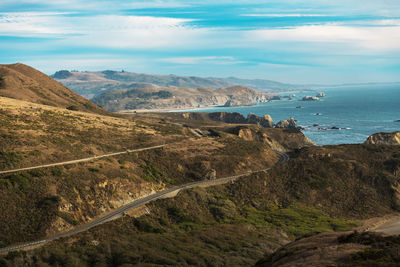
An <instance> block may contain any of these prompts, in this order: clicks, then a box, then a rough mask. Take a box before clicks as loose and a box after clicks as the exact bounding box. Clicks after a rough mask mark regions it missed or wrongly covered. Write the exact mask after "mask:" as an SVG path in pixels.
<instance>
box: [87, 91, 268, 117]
mask: <svg viewBox="0 0 400 267" xmlns="http://www.w3.org/2000/svg"><path fill="white" fill-rule="evenodd" d="M134 87H136V88H134ZM130 88H133V89H130ZM271 97H272V95H270V94H264V93H260V92H256V91H254V90H252V89H250V88H247V87H244V86H231V87H227V88H221V89H213V88H183V87H157V86H152V87H143V88H141V87H140V86H133V85H130V86H129V88H127V89H119V90H111V91H108V92H105V93H103V94H100V95H98V96H96V97H95V98H93V99H92V101H93V102H94V103H96V104H98V105H100V106H102V107H103V108H105V109H106V110H109V111H113V112H117V111H123V112H131V111H146V110H149V111H150V110H151V111H157V110H165V109H167V110H168V109H190V108H201V107H209V106H229V107H232V106H250V105H253V104H254V103H258V102H266V101H268V100H269V99H270V98H271Z"/></svg>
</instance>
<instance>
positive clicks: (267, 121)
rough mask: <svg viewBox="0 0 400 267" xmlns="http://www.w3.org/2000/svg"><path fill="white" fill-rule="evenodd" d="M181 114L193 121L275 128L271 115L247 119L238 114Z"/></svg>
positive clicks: (253, 116) (252, 116) (248, 117)
mask: <svg viewBox="0 0 400 267" xmlns="http://www.w3.org/2000/svg"><path fill="white" fill-rule="evenodd" d="M181 114H182V117H183V118H185V119H191V120H212V121H220V122H225V123H241V124H257V125H260V126H262V127H264V128H272V127H274V121H273V120H272V118H271V116H270V115H264V116H257V115H255V114H249V115H248V116H247V118H245V117H244V116H243V115H242V114H240V113H238V112H212V113H200V112H186V113H181Z"/></svg>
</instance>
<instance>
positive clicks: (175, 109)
mask: <svg viewBox="0 0 400 267" xmlns="http://www.w3.org/2000/svg"><path fill="white" fill-rule="evenodd" d="M219 107H220V108H222V107H223V106H221V105H210V106H207V107H197V108H195V107H193V108H190V107H187V108H155V109H130V110H120V111H117V112H116V113H119V114H135V113H136V114H137V113H169V112H178V111H180V112H184V111H188V112H189V111H191V112H193V111H196V110H202V109H210V108H219Z"/></svg>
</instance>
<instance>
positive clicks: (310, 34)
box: [244, 24, 400, 54]
mask: <svg viewBox="0 0 400 267" xmlns="http://www.w3.org/2000/svg"><path fill="white" fill-rule="evenodd" d="M244 38H248V40H249V41H250V42H251V41H253V42H258V43H266V42H273V41H276V42H293V43H295V42H297V43H313V44H315V46H318V45H320V46H321V45H323V44H328V45H329V44H334V45H336V46H338V47H342V48H343V49H345V48H352V49H353V50H352V51H353V52H357V49H363V51H359V52H366V51H370V52H390V51H400V46H399V44H400V27H399V26H392V27H377V26H372V27H351V26H342V25H334V24H327V25H306V26H299V27H294V28H283V29H262V30H252V31H248V32H247V33H246V34H245V37H244ZM315 46H314V47H315ZM346 50H348V49H345V50H342V51H346ZM356 54H357V53H356Z"/></svg>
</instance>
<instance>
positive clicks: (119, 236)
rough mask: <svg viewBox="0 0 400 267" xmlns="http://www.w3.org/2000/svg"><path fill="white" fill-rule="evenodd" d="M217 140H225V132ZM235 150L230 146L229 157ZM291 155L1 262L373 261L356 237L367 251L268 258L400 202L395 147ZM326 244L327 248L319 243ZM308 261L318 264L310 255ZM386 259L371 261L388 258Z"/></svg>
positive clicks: (357, 245)
mask: <svg viewBox="0 0 400 267" xmlns="http://www.w3.org/2000/svg"><path fill="white" fill-rule="evenodd" d="M266 130H270V129H266ZM277 130H280V129H277ZM217 133H219V134H220V136H224V132H223V131H221V132H219V131H217ZM200 139H201V138H200ZM215 140H218V138H216V139H215ZM232 140H237V139H232ZM230 143H232V141H230ZM240 147H241V143H240V142H239V141H238V143H237V146H236V147H234V149H233V150H231V151H229V153H232V154H233V153H234V151H236V150H237V151H238V150H240ZM242 152H243V150H242ZM290 156H291V160H290V161H289V162H287V163H285V164H283V165H280V166H278V167H276V168H274V169H273V170H272V171H270V172H267V173H262V172H261V173H257V174H254V175H251V176H249V177H243V178H241V179H239V180H238V181H236V182H235V183H230V184H226V185H220V186H215V187H209V188H205V189H204V188H198V189H192V190H188V191H183V192H181V193H180V194H178V196H177V197H175V198H173V199H164V200H157V201H156V202H153V203H150V204H148V205H147V207H146V209H142V210H141V211H137V212H136V213H132V214H128V215H127V216H125V217H124V218H122V219H120V220H117V221H114V222H110V223H107V224H105V225H102V226H100V227H97V228H95V229H92V230H90V231H88V232H86V233H81V234H79V235H76V236H74V237H69V238H66V239H62V240H58V241H56V242H54V243H53V244H50V245H46V246H44V247H43V248H40V249H38V250H35V251H31V252H28V253H27V254H26V255H25V256H24V255H17V256H9V259H7V258H3V259H4V261H6V262H7V263H8V264H17V263H25V264H28V265H29V264H31V265H32V264H33V260H36V263H41V264H46V263H47V264H59V265H63V264H64V265H66V264H68V263H75V264H76V265H82V266H85V265H90V264H92V265H93V264H96V265H102V264H103V265H105V264H107V263H108V262H113V263H118V264H120V265H123V264H140V265H151V266H165V265H175V266H181V265H200V266H206V265H212V266H250V265H252V264H255V263H256V262H257V261H259V260H260V259H261V258H262V254H263V253H268V255H267V256H266V257H265V258H264V259H263V260H262V261H260V262H259V263H260V264H265V263H266V262H270V260H271V259H272V260H273V262H277V263H284V262H285V261H284V260H283V261H282V262H280V261H279V259H280V258H283V259H284V257H287V259H288V260H292V259H300V260H301V259H302V257H301V256H298V255H299V254H300V255H301V253H305V254H303V255H304V257H303V258H306V256H307V255H309V253H310V250H312V249H314V250H315V248H316V247H317V248H320V249H321V250H325V251H326V253H325V254H324V255H322V256H332V255H333V256H334V255H338V254H339V253H337V251H335V246H336V248H337V247H338V246H339V247H340V248H343V249H344V250H345V249H349V250H348V251H345V252H346V253H347V252H348V253H347V254H346V253H343V254H341V255H347V256H349V255H351V254H353V253H357V251H358V252H361V253H364V254H359V255H360V257H361V259H363V257H365V258H368V257H369V256H371V255H372V254H371V253H370V252H369V251H364V248H365V249H367V248H368V246H364V245H363V243H362V242H363V238H364V239H365V240H367V241H366V242H369V241H368V240H369V239H371V238H374V237H362V238H356V239H354V240H353V239H352V237H348V236H347V237H346V236H345V237H343V238H342V239H340V240H339V241H338V239H337V238H338V237H339V236H341V235H342V234H337V235H335V234H332V235H331V234H328V235H323V236H322V237H318V236H317V237H315V238H313V239H309V242H308V243H307V244H306V245H307V246H308V247H306V249H304V250H303V252H302V250H301V249H303V247H304V246H303V245H301V244H300V245H299V246H294V247H295V249H291V246H290V245H289V246H288V247H287V249H283V250H282V251H283V252H282V253H281V254H279V251H278V252H277V253H278V254H273V252H274V251H276V250H277V249H278V248H279V247H281V246H282V245H283V244H286V243H288V242H290V241H294V240H295V239H297V238H300V237H302V236H304V235H305V236H310V235H312V234H314V233H318V232H332V231H346V230H351V229H352V228H353V227H355V226H356V224H357V221H358V220H361V219H365V218H369V217H375V216H379V215H383V214H387V213H392V212H394V211H397V210H398V200H399V196H398V195H397V194H396V190H395V189H394V188H396V186H398V181H399V178H400V177H399V176H398V173H397V172H394V171H393V170H394V168H395V167H396V166H398V163H399V159H400V155H399V152H398V150H397V149H396V147H390V146H382V147H380V146H372V145H342V146H327V147H309V148H303V149H300V150H298V151H296V152H294V153H290ZM227 164H229V163H228V162H227ZM396 164H397V165H396ZM230 165H231V166H235V165H232V164H230ZM332 236H333V238H331V237H332ZM325 237H327V238H328V239H326V240H323V239H324V238H325ZM321 240H322V241H321ZM378 241H379V244H378V245H379V246H380V247H378V249H383V250H384V251H386V249H388V247H387V246H386V248H385V244H390V242H394V243H395V242H398V241H396V240H395V241H393V240H384V239H382V240H378V239H377V242H378ZM318 242H320V243H318ZM326 242H328V243H327V244H326V245H325V244H324V243H326ZM373 242H375V241H373ZM388 242H389V243H388ZM346 243H349V244H348V245H346ZM350 243H351V244H350ZM394 243H393V244H394ZM331 245H332V246H333V248H332V246H331ZM297 248H299V251H297ZM372 248H373V246H372ZM332 249H333V250H332ZM350 249H352V250H350ZM307 253H308V254H307ZM312 253H313V254H315V255H318V254H316V252H315V251H314V252H312ZM335 253H336V254H335ZM385 253H386V252H384V253H383V254H382V253H381V254H379V255H391V254H390V252H389V253H387V254H385ZM269 255H271V256H269ZM291 255H294V258H290V256H291ZM379 255H378V256H379ZM307 257H308V256H307ZM310 259H311V260H314V261H307V262H305V263H306V264H305V265H307V266H313V263H314V265H318V263H321V262H322V263H324V261H318V260H320V258H317V259H315V258H314V259H313V258H312V257H310ZM307 260H308V259H307ZM289 262H290V261H289ZM293 263H296V262H295V261H294V262H293ZM350 263H352V262H350ZM264 266H270V265H268V264H266V265H264ZM277 266H280V265H279V264H278V265H277ZM288 266H291V265H290V264H289V265H288Z"/></svg>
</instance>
